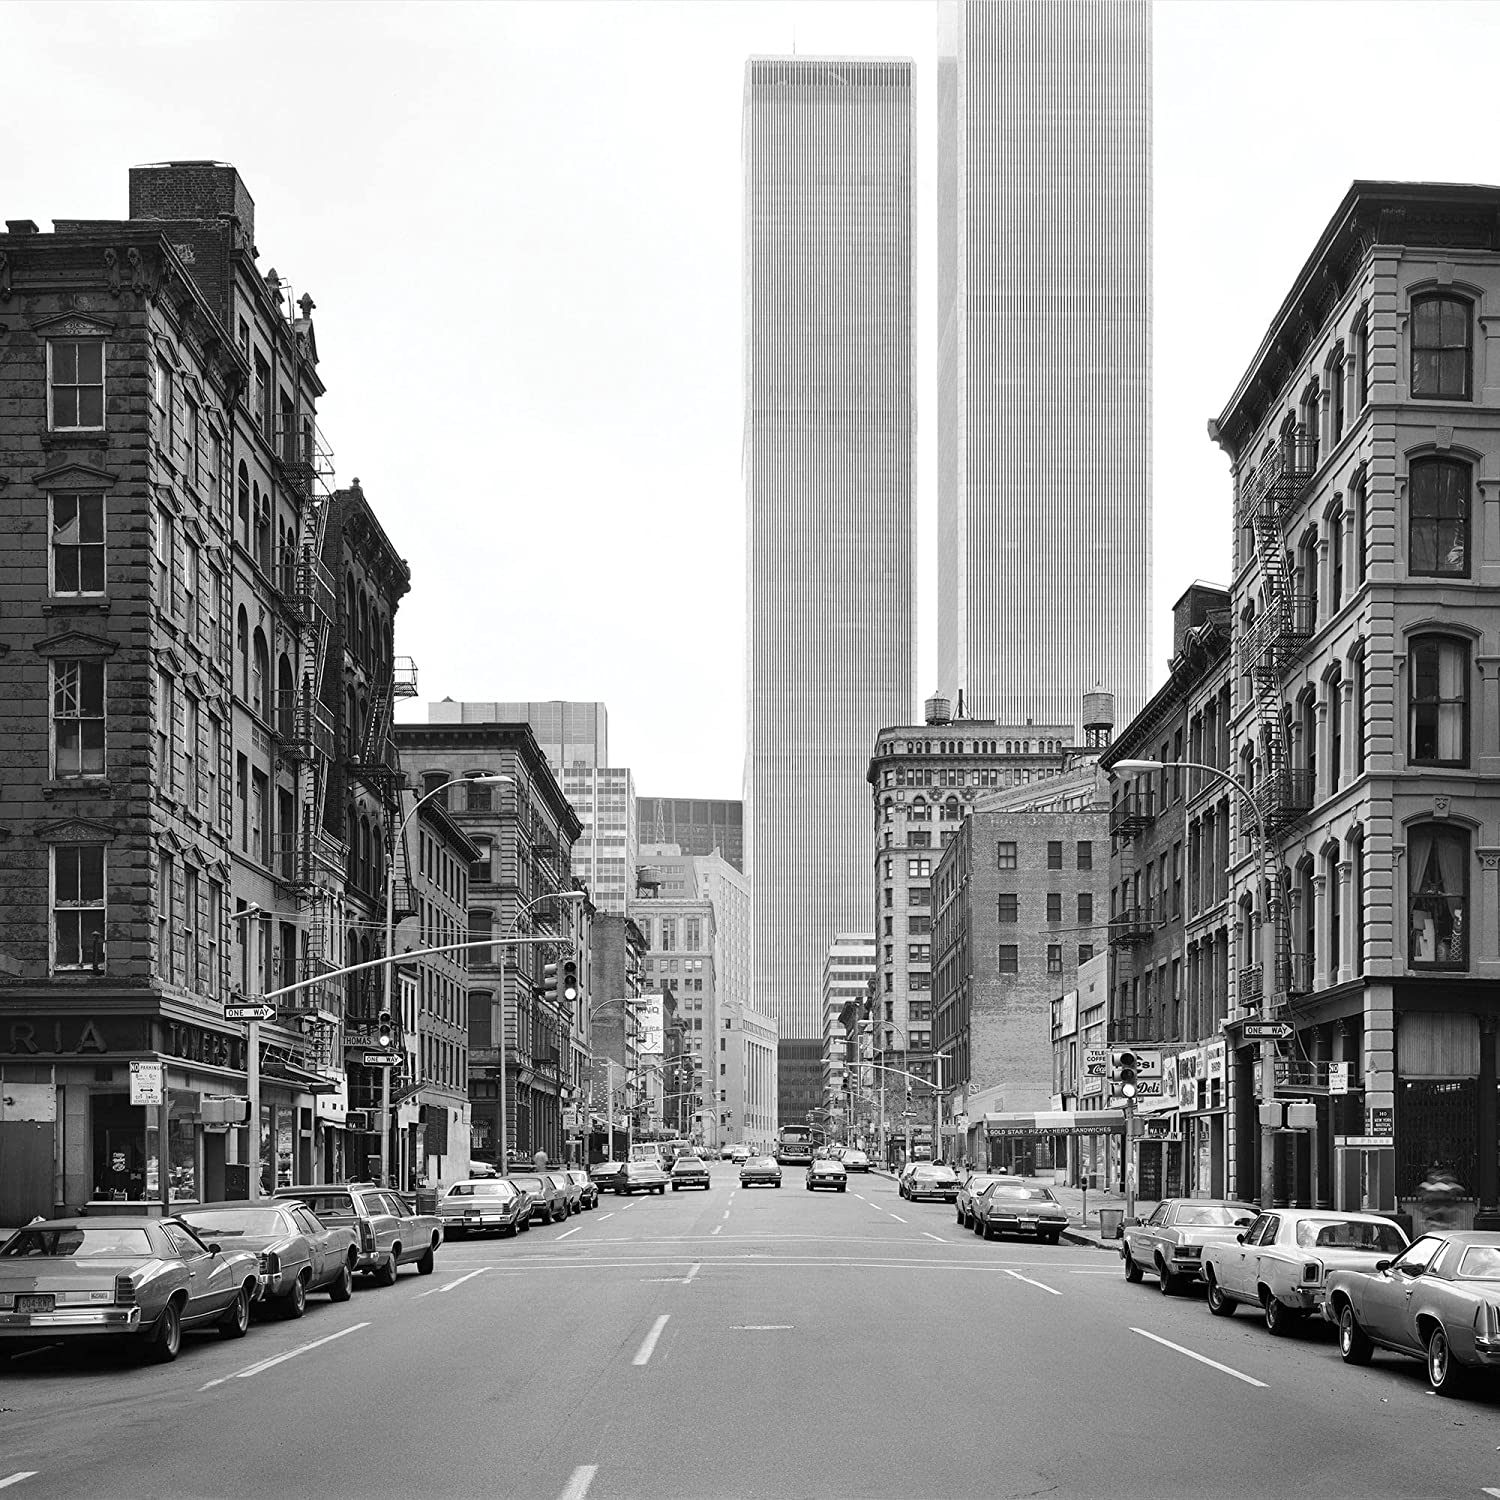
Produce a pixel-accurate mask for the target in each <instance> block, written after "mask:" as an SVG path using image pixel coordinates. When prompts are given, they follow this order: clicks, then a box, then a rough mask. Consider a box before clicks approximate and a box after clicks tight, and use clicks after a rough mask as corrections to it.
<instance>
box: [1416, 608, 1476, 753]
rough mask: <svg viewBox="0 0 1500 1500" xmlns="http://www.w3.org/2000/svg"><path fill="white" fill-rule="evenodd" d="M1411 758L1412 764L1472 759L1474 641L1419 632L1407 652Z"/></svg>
mask: <svg viewBox="0 0 1500 1500" xmlns="http://www.w3.org/2000/svg"><path fill="white" fill-rule="evenodd" d="M1407 695H1408V696H1407V702H1408V710H1407V719H1408V725H1409V733H1408V740H1407V759H1408V760H1409V761H1410V762H1411V763H1412V764H1413V765H1427V766H1466V765H1468V763H1469V643H1468V642H1467V641H1464V640H1456V639H1454V638H1452V637H1450V636H1441V635H1423V636H1416V637H1414V638H1413V640H1412V642H1411V646H1410V648H1409V652H1408V657H1407Z"/></svg>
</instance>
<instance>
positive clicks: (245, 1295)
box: [219, 1286, 250, 1339]
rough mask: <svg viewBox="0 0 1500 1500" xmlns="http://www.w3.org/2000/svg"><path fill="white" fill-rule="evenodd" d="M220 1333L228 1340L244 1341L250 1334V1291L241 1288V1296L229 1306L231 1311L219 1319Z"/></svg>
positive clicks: (246, 1288)
mask: <svg viewBox="0 0 1500 1500" xmlns="http://www.w3.org/2000/svg"><path fill="white" fill-rule="evenodd" d="M219 1332H220V1333H222V1334H223V1335H224V1337H225V1338H226V1339H242V1338H244V1336H245V1335H246V1334H247V1333H249V1332H250V1289H249V1288H248V1287H243V1286H242V1287H241V1288H240V1290H239V1294H238V1295H237V1296H236V1297H235V1299H234V1301H233V1302H231V1303H230V1304H229V1310H228V1311H227V1312H226V1313H225V1314H224V1316H223V1317H222V1318H220V1319H219Z"/></svg>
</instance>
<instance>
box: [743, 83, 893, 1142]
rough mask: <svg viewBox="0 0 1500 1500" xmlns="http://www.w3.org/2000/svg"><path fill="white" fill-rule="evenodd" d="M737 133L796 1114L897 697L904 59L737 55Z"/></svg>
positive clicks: (752, 581) (766, 893)
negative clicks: (875, 760) (875, 753)
mask: <svg viewBox="0 0 1500 1500" xmlns="http://www.w3.org/2000/svg"><path fill="white" fill-rule="evenodd" d="M743 147H744V149H743V158H744V165H745V262H744V263H745V276H746V286H745V309H746V323H745V435H744V468H745V497H746V510H747V520H748V555H747V565H748V576H747V602H748V621H747V642H748V662H747V678H746V681H747V704H746V709H747V713H746V787H747V790H748V794H749V808H748V818H749V838H748V841H747V851H746V852H747V859H748V867H749V870H750V874H751V882H752V902H753V913H754V915H753V925H754V933H755V986H756V1000H755V1003H756V1006H757V1008H758V1009H760V1010H762V1011H764V1012H766V1013H767V1014H769V1015H773V1016H775V1017H776V1018H777V1019H778V1022H779V1025H780V1033H781V1039H782V1040H781V1045H782V1048H783V1056H782V1065H781V1089H782V1094H783V1105H784V1106H785V1102H786V1097H787V1090H788V1089H789V1088H790V1089H793V1091H794V1092H795V1093H796V1094H797V1097H798V1100H799V1101H802V1100H803V1098H804V1095H803V1093H802V1084H801V1083H800V1082H796V1083H795V1085H794V1081H795V1080H800V1079H801V1078H802V1070H803V1067H804V1062H805V1065H806V1068H807V1069H808V1070H809V1071H808V1074H807V1082H808V1084H809V1089H808V1092H807V1094H806V1097H805V1102H801V1103H800V1106H799V1110H798V1113H799V1115H805V1113H806V1111H807V1110H808V1109H809V1108H813V1107H816V1105H817V1104H818V1102H819V1093H820V1090H821V1049H822V1036H823V1022H822V994H821V989H820V979H821V975H822V969H823V958H824V955H825V953H826V952H827V949H828V944H829V942H830V940H831V939H832V938H833V937H834V935H835V934H836V933H840V932H859V931H865V930H868V929H869V926H870V921H871V917H872V915H873V914H872V912H871V910H870V887H869V882H868V881H867V880H866V879H865V878H864V872H865V870H866V869H867V868H868V860H869V850H870V833H869V823H868V820H867V814H866V810H865V806H864V802H863V797H862V795H861V787H860V778H861V777H862V775H863V773H864V768H865V765H866V762H867V758H868V754H869V746H870V744H871V741H872V740H873V738H874V736H875V734H876V732H877V731H878V730H879V728H880V726H881V725H882V724H890V723H894V722H896V721H898V720H900V719H902V718H903V717H905V716H906V715H907V714H909V713H910V711H911V704H912V695H913V622H912V569H913V552H914V549H913V530H914V527H913V508H914V491H915V472H914V462H913V433H914V418H913V403H912V370H913V357H914V351H913V340H912V291H913V246H914V243H915V221H914V197H913V192H912V179H913V160H912V66H911V63H910V62H909V61H901V60H896V59H852V58H806V57H788V58H755V59H752V60H751V61H750V62H749V63H748V64H747V65H746V72H745V96H744V134H743ZM793 1042H795V1043H796V1047H797V1049H802V1048H804V1046H807V1047H810V1049H811V1051H810V1056H809V1058H807V1059H803V1057H802V1053H801V1050H798V1051H797V1052H796V1055H795V1057H794V1055H793V1053H792V1052H790V1051H787V1050H786V1049H787V1048H789V1047H790V1046H791V1044H792V1043H793Z"/></svg>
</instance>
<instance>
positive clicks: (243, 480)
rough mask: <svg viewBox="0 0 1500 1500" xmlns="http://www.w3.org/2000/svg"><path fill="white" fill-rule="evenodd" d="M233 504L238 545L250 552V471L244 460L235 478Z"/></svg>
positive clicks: (241, 461)
mask: <svg viewBox="0 0 1500 1500" xmlns="http://www.w3.org/2000/svg"><path fill="white" fill-rule="evenodd" d="M235 503H236V505H237V506H238V508H239V513H240V545H241V546H242V547H243V548H244V549H245V550H246V551H247V552H248V551H249V550H250V470H249V468H248V467H247V465H246V463H245V460H244V459H241V460H240V467H239V471H238V473H237V474H236V476H235Z"/></svg>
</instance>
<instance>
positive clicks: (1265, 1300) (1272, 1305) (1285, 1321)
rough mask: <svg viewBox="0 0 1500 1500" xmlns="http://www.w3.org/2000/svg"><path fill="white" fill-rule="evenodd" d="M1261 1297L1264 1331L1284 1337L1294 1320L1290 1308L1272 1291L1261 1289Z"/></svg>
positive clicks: (1289, 1330)
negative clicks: (1263, 1312)
mask: <svg viewBox="0 0 1500 1500" xmlns="http://www.w3.org/2000/svg"><path fill="white" fill-rule="evenodd" d="M1261 1299H1262V1305H1263V1307H1264V1308H1265V1314H1266V1331H1267V1332H1268V1333H1271V1334H1274V1335H1275V1336H1276V1337H1277V1338H1285V1337H1286V1336H1287V1334H1289V1333H1290V1332H1291V1331H1292V1324H1293V1323H1294V1322H1295V1321H1296V1318H1295V1315H1294V1314H1293V1312H1292V1310H1291V1308H1289V1307H1288V1306H1287V1305H1286V1303H1285V1302H1283V1301H1282V1300H1281V1298H1280V1297H1277V1296H1276V1295H1275V1294H1274V1293H1272V1292H1268V1291H1263V1292H1262V1293H1261Z"/></svg>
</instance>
